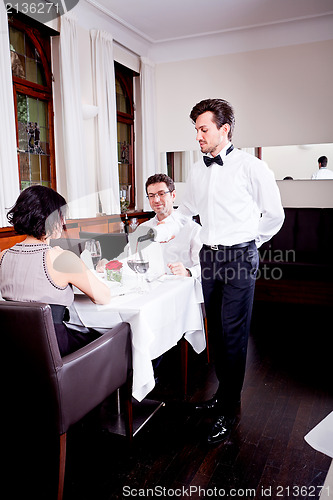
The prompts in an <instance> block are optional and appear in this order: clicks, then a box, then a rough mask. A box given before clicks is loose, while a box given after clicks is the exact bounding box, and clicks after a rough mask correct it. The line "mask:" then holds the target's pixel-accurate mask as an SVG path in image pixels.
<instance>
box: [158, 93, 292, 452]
mask: <svg viewBox="0 0 333 500" xmlns="http://www.w3.org/2000/svg"><path fill="white" fill-rule="evenodd" d="M190 118H191V120H192V121H193V123H194V124H195V129H196V132H197V137H196V139H197V141H198V142H199V145H200V149H201V152H202V153H203V158H202V159H201V160H200V161H199V162H197V163H195V164H194V165H193V166H192V168H191V170H190V174H189V177H188V179H187V182H186V189H185V195H184V200H183V202H182V203H181V205H180V206H179V208H178V210H175V218H174V222H173V223H172V224H171V223H170V224H168V223H166V224H163V225H160V226H158V227H157V238H156V239H157V241H168V240H169V239H170V238H172V236H173V235H175V234H176V233H177V232H178V231H181V228H182V226H183V225H184V224H185V223H186V221H187V220H188V217H192V216H193V215H197V214H199V215H200V221H201V225H202V229H201V234H200V237H201V241H202V243H203V246H202V249H201V251H200V263H201V276H202V288H203V294H204V301H205V308H206V314H207V322H208V329H209V332H210V335H211V337H212V339H211V340H212V346H213V348H214V364H215V371H216V375H217V378H218V381H219V386H218V389H217V392H216V394H215V395H214V396H213V397H212V398H211V399H210V400H208V401H205V402H203V403H197V404H196V406H195V407H196V410H198V411H200V410H209V411H210V412H213V413H214V415H215V420H214V424H213V425H212V428H211V430H210V432H209V435H208V442H209V443H218V442H221V441H223V440H224V439H225V438H226V437H227V436H228V434H229V433H230V430H231V428H232V425H233V423H234V421H235V417H236V415H237V413H238V411H239V408H240V398H241V390H242V386H243V381H244V375H245V363H246V352H247V344H248V336H249V330H250V322H251V313H252V304H253V296H254V286H255V279H256V273H257V269H258V264H259V258H258V250H257V248H258V247H259V246H260V245H261V244H262V243H264V242H265V241H268V240H269V239H270V238H271V237H272V236H273V235H274V234H276V233H277V232H278V231H279V229H280V228H281V226H282V224H283V220H284V211H283V208H282V204H281V199H280V193H279V190H278V187H277V185H276V182H275V179H274V175H273V173H272V171H271V170H270V169H269V168H268V167H267V165H266V163H264V162H263V161H261V160H259V159H258V158H256V157H255V156H253V155H250V154H248V153H245V152H244V151H240V150H238V149H235V148H234V147H233V145H232V144H231V139H232V134H233V130H234V124H235V118H234V112H233V108H232V106H231V105H230V104H229V103H228V102H227V101H225V100H223V99H206V100H204V101H201V102H199V103H198V104H196V105H195V106H194V108H193V109H192V111H191V113H190Z"/></svg>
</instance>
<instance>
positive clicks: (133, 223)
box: [130, 217, 139, 232]
mask: <svg viewBox="0 0 333 500" xmlns="http://www.w3.org/2000/svg"><path fill="white" fill-rule="evenodd" d="M138 225H139V223H138V219H137V218H136V217H132V219H131V222H130V228H131V229H132V232H133V231H135V230H136V228H137V227H138Z"/></svg>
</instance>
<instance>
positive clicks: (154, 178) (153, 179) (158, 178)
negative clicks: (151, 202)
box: [146, 174, 175, 194]
mask: <svg viewBox="0 0 333 500" xmlns="http://www.w3.org/2000/svg"><path fill="white" fill-rule="evenodd" d="M158 182H165V184H166V185H167V187H168V190H169V191H174V190H175V183H174V182H173V180H172V179H171V177H169V176H168V175H166V174H154V175H151V176H150V177H148V179H147V181H146V193H147V194H148V191H147V189H148V186H150V185H151V184H157V183H158Z"/></svg>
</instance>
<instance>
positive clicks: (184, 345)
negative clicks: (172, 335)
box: [180, 337, 188, 398]
mask: <svg viewBox="0 0 333 500" xmlns="http://www.w3.org/2000/svg"><path fill="white" fill-rule="evenodd" d="M180 355H181V371H182V386H183V395H184V398H186V396H187V369H188V342H187V340H185V339H184V337H183V338H182V339H181V340H180Z"/></svg>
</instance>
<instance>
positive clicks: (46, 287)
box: [0, 185, 110, 356]
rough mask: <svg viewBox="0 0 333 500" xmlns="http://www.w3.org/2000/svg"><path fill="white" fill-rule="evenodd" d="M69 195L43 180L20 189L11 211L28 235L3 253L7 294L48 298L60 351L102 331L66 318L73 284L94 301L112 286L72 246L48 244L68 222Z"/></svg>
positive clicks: (102, 300)
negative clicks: (82, 327) (80, 328)
mask: <svg viewBox="0 0 333 500" xmlns="http://www.w3.org/2000/svg"><path fill="white" fill-rule="evenodd" d="M66 209H67V204H66V200H65V199H64V198H63V197H62V196H61V195H60V194H59V193H57V192H56V191H54V190H53V189H51V188H48V187H45V186H40V185H36V186H31V187H28V188H26V189H24V190H23V191H22V193H21V194H20V196H19V197H18V199H17V201H16V203H15V205H14V206H13V208H11V210H10V211H9V212H8V214H7V219H8V221H9V222H10V223H11V224H12V225H13V226H14V229H15V231H16V233H18V234H24V235H27V236H26V238H25V240H24V241H23V242H22V243H17V244H16V245H14V246H13V247H12V248H9V249H8V250H4V251H3V252H1V253H0V290H1V294H2V297H3V298H4V299H5V300H17V301H23V302H44V303H47V304H50V306H51V310H52V316H53V321H54V325H55V331H56V335H57V339H58V344H59V350H60V354H61V356H65V355H66V354H69V353H70V352H73V351H75V350H77V349H79V348H80V347H82V346H83V345H86V344H88V343H89V342H91V341H92V340H94V339H95V338H97V337H98V336H99V334H98V333H97V332H95V331H94V330H91V329H89V330H88V329H85V331H84V332H81V331H77V330H73V329H71V328H69V327H68V325H66V324H65V323H64V320H65V314H66V312H67V307H69V306H70V305H71V304H72V302H73V300H74V293H73V290H72V286H71V285H75V286H76V287H77V288H79V289H80V290H81V291H82V292H84V293H85V294H86V295H87V296H88V297H89V298H90V299H91V300H92V301H93V302H94V303H96V304H107V303H108V302H109V301H110V290H109V288H108V287H107V286H106V285H105V284H104V283H102V282H101V281H100V280H99V279H97V278H96V276H95V275H94V274H93V273H92V272H91V271H90V270H89V269H88V268H87V267H86V266H85V264H84V263H83V262H82V260H81V259H80V258H79V257H77V256H76V255H75V254H74V253H73V252H69V251H68V250H63V249H61V248H60V247H53V248H51V247H50V246H49V240H50V238H60V236H61V232H62V229H63V224H64V223H65V215H66Z"/></svg>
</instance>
